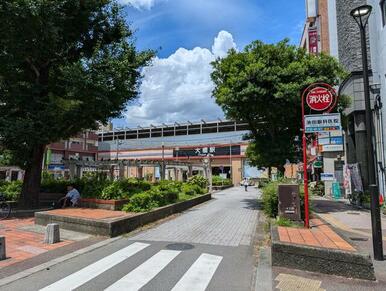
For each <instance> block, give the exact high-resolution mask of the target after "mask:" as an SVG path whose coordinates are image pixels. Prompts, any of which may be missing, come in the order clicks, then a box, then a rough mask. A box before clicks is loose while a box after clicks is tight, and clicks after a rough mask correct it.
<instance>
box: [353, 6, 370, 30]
mask: <svg viewBox="0 0 386 291" xmlns="http://www.w3.org/2000/svg"><path fill="white" fill-rule="evenodd" d="M372 10H373V7H372V6H370V5H362V6H359V7H357V8H355V9H353V10H352V11H351V12H350V15H351V16H352V17H353V18H354V19H355V21H356V23H358V25H359V27H360V28H361V29H365V27H366V25H367V22H368V20H369V17H370V14H371V11H372Z"/></svg>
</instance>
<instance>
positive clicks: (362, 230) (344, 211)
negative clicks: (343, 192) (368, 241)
mask: <svg viewBox="0 0 386 291" xmlns="http://www.w3.org/2000/svg"><path fill="white" fill-rule="evenodd" d="M311 203H312V207H313V209H314V212H315V213H316V214H318V215H319V216H320V217H321V218H322V219H323V220H325V221H327V222H328V223H329V224H331V225H332V226H333V227H336V228H338V229H340V230H342V231H345V232H349V233H351V234H352V235H354V236H359V237H365V238H366V237H367V238H370V237H371V215H370V211H369V210H366V209H356V208H355V207H354V206H352V205H349V204H347V203H345V202H343V201H334V200H328V199H326V198H323V197H317V198H314V199H313V200H312V202H311ZM381 222H382V230H383V240H384V241H385V240H386V217H385V216H384V215H381Z"/></svg>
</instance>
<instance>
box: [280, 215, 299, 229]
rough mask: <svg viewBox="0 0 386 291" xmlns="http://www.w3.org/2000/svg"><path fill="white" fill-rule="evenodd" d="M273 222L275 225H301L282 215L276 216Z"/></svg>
mask: <svg viewBox="0 0 386 291" xmlns="http://www.w3.org/2000/svg"><path fill="white" fill-rule="evenodd" d="M275 223H276V225H277V226H284V227H301V225H300V224H299V223H296V222H294V221H292V220H289V219H287V218H284V217H277V219H276V221H275Z"/></svg>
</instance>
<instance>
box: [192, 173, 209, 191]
mask: <svg viewBox="0 0 386 291" xmlns="http://www.w3.org/2000/svg"><path fill="white" fill-rule="evenodd" d="M188 184H190V185H197V186H200V187H201V188H206V187H207V186H208V179H206V178H204V177H203V176H200V175H196V176H193V177H190V178H189V179H188Z"/></svg>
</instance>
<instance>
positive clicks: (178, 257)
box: [0, 188, 259, 291]
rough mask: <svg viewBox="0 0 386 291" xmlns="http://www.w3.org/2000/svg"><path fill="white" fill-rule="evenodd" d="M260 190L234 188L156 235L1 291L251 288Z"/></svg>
mask: <svg viewBox="0 0 386 291" xmlns="http://www.w3.org/2000/svg"><path fill="white" fill-rule="evenodd" d="M258 195H259V194H258V192H257V190H255V189H250V191H248V192H244V190H243V188H232V189H228V190H225V191H222V192H218V193H217V194H215V195H214V198H215V199H214V200H212V201H210V202H208V203H205V204H203V205H200V206H198V207H195V208H193V209H191V210H189V211H186V212H185V213H183V214H182V215H179V216H177V217H175V218H173V219H171V220H168V221H166V222H164V223H162V224H160V225H158V226H155V227H153V228H151V229H148V230H145V231H142V232H140V233H137V234H135V235H132V236H129V237H124V238H122V239H119V240H117V241H115V242H112V243H111V244H109V245H107V246H104V247H102V248H99V249H96V250H94V251H92V252H89V253H86V254H83V255H79V256H77V257H75V258H73V259H70V260H68V261H65V262H62V263H60V264H58V265H55V266H53V267H52V268H50V269H46V270H44V271H41V272H38V273H35V274H33V275H30V276H29V277H26V278H24V279H20V280H18V281H15V282H13V283H11V284H9V285H6V286H3V287H2V288H0V290H12V291H17V290H20V291H26V290H55V291H60V290H66V291H67V290H157V291H162V290H173V291H180V290H188V291H201V290H218V291H220V290H221V291H226V290H232V291H233V290H235V291H239V290H240V291H243V290H253V289H254V286H255V282H254V277H255V276H254V274H255V272H256V267H255V266H256V259H255V258H254V253H253V244H254V235H255V230H256V225H257V220H258V215H259V212H258V210H257V208H256V198H257V196H258Z"/></svg>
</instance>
